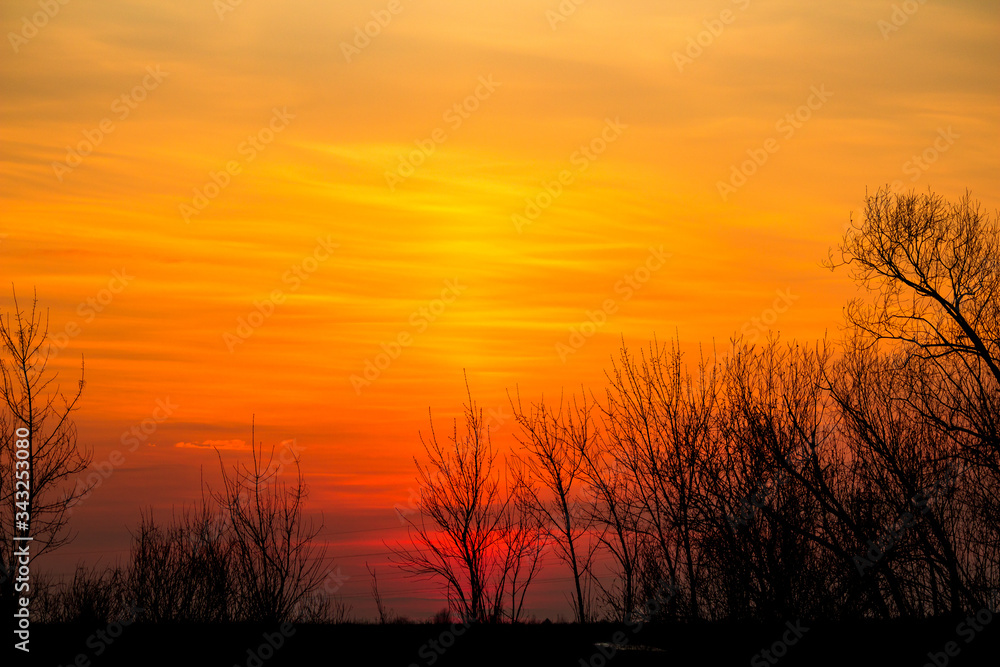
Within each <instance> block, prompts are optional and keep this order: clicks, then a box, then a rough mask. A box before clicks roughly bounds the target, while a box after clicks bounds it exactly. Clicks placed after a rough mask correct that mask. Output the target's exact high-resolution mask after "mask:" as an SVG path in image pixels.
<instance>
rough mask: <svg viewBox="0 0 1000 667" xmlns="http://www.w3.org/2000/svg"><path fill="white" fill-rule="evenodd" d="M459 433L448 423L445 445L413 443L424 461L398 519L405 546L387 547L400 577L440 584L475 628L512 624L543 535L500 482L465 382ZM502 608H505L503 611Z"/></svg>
mask: <svg viewBox="0 0 1000 667" xmlns="http://www.w3.org/2000/svg"><path fill="white" fill-rule="evenodd" d="M466 391H467V395H468V403H466V404H465V428H464V431H463V432H462V433H461V434H460V433H459V429H458V420H457V419H456V420H455V421H454V426H453V429H452V434H451V436H450V438H449V440H448V441H446V442H442V441H440V440H439V439H438V437H437V433H436V432H435V430H434V425H433V420H432V422H431V431H430V437H429V438H427V439H424V437H423V436H422V435H421V442H422V444H423V446H424V452H425V454H426V456H427V462H426V463H420V462H419V461H418V460H417V459H416V458H414V462H415V463H416V466H417V474H418V484H419V486H420V499H419V501H418V503H417V505H418V510H417V512H416V513H415V515H410V516H406V517H404V518H405V520H406V523H407V529H408V532H409V539H410V541H409V544H397V545H395V546H390V549H391V551H392V553H393V562H395V563H396V564H397V565H398V566H399V567H401V568H402V569H403V571H405V572H408V573H410V574H412V575H415V576H418V577H424V578H431V579H434V580H437V581H439V582H440V583H441V584H443V585H444V588H445V590H446V593H447V596H448V600H449V603H450V604H451V605H452V608H453V609H454V610H455V611H457V612H458V613H459V614H461V616H462V617H463V618H465V619H468V620H470V621H474V622H479V623H496V622H501V621H503V620H516V619H517V617H518V616H519V615H520V614H521V612H522V610H523V602H524V596H525V594H526V592H527V590H528V587H529V586H530V584H531V582H532V580H533V579H534V577H535V575H536V574H537V572H538V569H539V564H540V562H541V557H542V549H543V547H544V542H545V540H544V536H545V535H544V531H542V530H541V529H540V527H538V526H533V525H531V523H530V521H529V522H527V523H526V519H530V515H525V513H523V512H522V511H520V510H522V509H523V504H521V503H519V497H520V494H519V491H518V489H517V488H507V486H508V485H506V484H505V483H503V481H502V480H501V478H500V472H501V471H500V470H499V467H498V465H497V454H496V452H495V451H494V449H493V445H492V442H491V439H490V434H489V429H488V427H487V426H486V423H485V421H484V419H483V413H482V410H481V409H479V408H478V407H477V406H476V403H475V402H474V401H473V400H472V394H471V391H469V389H468V383H466ZM508 605H509V606H508Z"/></svg>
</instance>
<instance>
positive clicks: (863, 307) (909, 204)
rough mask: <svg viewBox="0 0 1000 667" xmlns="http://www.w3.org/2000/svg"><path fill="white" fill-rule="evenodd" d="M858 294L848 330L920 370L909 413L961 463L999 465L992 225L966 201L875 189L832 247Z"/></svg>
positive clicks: (999, 260)
mask: <svg viewBox="0 0 1000 667" xmlns="http://www.w3.org/2000/svg"><path fill="white" fill-rule="evenodd" d="M828 266H829V267H830V268H831V269H833V268H836V267H838V266H847V267H849V268H850V269H851V275H852V277H853V278H854V279H855V281H857V282H858V283H859V284H860V285H861V286H862V287H864V288H865V289H866V290H867V293H868V298H867V299H865V298H859V299H856V300H855V301H853V302H852V303H851V304H850V305H849V306H848V309H847V318H848V322H849V323H850V324H851V325H852V326H853V327H855V329H856V330H857V335H858V338H859V339H862V340H867V341H868V342H869V344H875V343H878V342H888V343H895V344H896V345H897V346H898V347H899V349H901V350H902V352H903V354H901V355H899V356H898V357H897V359H898V360H899V361H900V362H901V363H902V365H904V366H907V367H910V368H916V369H918V370H919V372H918V376H917V377H918V378H920V380H921V385H920V386H918V387H916V389H918V391H915V392H914V393H913V397H912V400H911V401H910V404H911V406H912V408H913V409H914V410H915V411H916V412H917V413H918V414H920V415H921V416H922V418H924V419H925V420H927V421H928V422H929V423H933V424H936V425H937V426H938V428H939V429H940V430H941V431H942V433H943V434H945V435H946V436H947V437H952V438H956V439H957V440H959V441H960V444H962V445H963V447H964V448H965V449H966V453H967V454H968V455H969V456H976V457H978V458H979V459H980V461H983V456H984V455H985V456H986V462H987V463H988V465H991V466H994V467H998V464H1000V437H998V433H1000V299H998V295H1000V221H998V218H997V216H994V217H992V218H991V217H989V216H988V215H986V214H984V213H983V212H982V210H981V207H980V205H979V204H978V203H977V202H975V201H973V200H972V198H971V196H970V195H969V194H968V193H967V194H966V195H965V196H964V197H963V198H962V199H961V200H959V201H958V202H955V203H950V202H948V201H946V200H945V199H944V198H943V197H940V196H938V195H934V194H930V193H929V194H926V195H918V194H915V193H908V194H896V195H894V194H892V193H891V192H890V191H889V189H888V188H883V189H880V190H878V191H877V192H876V193H875V194H874V195H872V196H869V197H868V198H867V200H866V206H865V215H864V219H863V220H862V221H860V222H857V223H854V224H853V225H852V227H851V228H850V229H849V230H848V231H847V232H846V234H845V236H844V239H843V241H842V242H841V245H840V259H839V260H834V259H833V257H832V255H831V259H830V260H829V262H828Z"/></svg>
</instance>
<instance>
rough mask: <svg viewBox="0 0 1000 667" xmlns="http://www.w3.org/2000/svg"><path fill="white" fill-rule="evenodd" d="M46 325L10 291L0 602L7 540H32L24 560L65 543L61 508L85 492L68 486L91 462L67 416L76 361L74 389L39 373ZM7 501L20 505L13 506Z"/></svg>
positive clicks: (1, 391)
mask: <svg viewBox="0 0 1000 667" xmlns="http://www.w3.org/2000/svg"><path fill="white" fill-rule="evenodd" d="M47 326H48V319H47V317H45V318H43V314H42V313H41V312H40V311H39V310H38V300H37V297H36V298H34V299H33V300H32V302H31V307H30V309H22V307H21V305H20V303H19V302H18V299H17V294H16V293H15V294H14V295H13V308H12V310H11V311H10V312H7V313H3V314H0V381H2V385H0V568H2V570H0V589H2V591H3V598H4V600H5V601H9V600H11V599H13V593H14V591H13V578H12V577H10V576H8V573H9V572H12V571H13V549H12V546H11V545H12V544H13V540H12V538H13V537H15V536H29V535H30V536H31V537H33V538H34V541H33V542H32V549H31V558H32V559H34V558H37V557H38V556H39V555H41V554H43V553H45V552H47V551H52V550H54V549H57V548H58V547H60V546H62V545H64V544H66V542H68V541H69V540H70V539H71V537H72V536H71V535H70V534H69V532H68V526H67V523H68V520H69V517H68V515H67V509H68V507H69V505H70V504H71V503H72V502H73V501H75V500H76V499H77V498H79V497H80V496H81V495H83V494H85V493H86V492H87V490H88V489H87V488H86V487H85V486H84V485H77V486H75V487H74V486H73V484H72V482H73V481H74V479H75V476H76V475H77V474H79V473H81V472H83V471H84V470H86V468H87V466H88V465H89V464H90V461H91V453H90V452H89V451H88V450H87V449H84V448H81V447H79V446H78V445H77V437H76V436H77V434H76V427H75V425H74V424H73V420H72V419H71V415H72V412H73V411H74V410H75V409H76V405H77V402H78V401H79V399H80V396H81V395H82V393H83V386H84V382H83V367H82V363H81V371H80V380H79V381H78V382H77V383H76V387H75V388H74V389H75V390H74V391H73V392H71V393H69V394H64V393H62V392H61V391H60V388H59V386H58V385H57V384H56V383H55V382H56V374H55V373H54V372H51V371H48V370H47V364H48V349H49V348H48V346H47V345H46V342H47V338H48V329H47ZM19 428H26V429H28V431H29V433H30V437H29V440H30V445H29V447H28V449H27V451H28V457H27V459H22V460H21V463H22V465H20V466H19V465H18V463H17V461H18V459H17V458H16V457H15V433H16V432H17V429H19ZM25 461H26V462H27V468H24V466H23V463H24V462H25ZM24 470H27V471H29V472H30V475H29V476H28V477H29V483H28V484H27V498H26V499H25V498H24V496H23V495H16V491H17V490H18V487H17V481H16V480H18V479H21V478H20V477H19V476H18V473H21V472H23V471H24ZM20 488H21V490H22V491H23V490H24V486H21V487H20ZM15 500H18V501H22V502H23V504H21V505H20V506H16V505H15ZM15 508H16V509H17V511H19V512H24V513H25V514H27V515H28V517H29V519H28V521H27V522H25V523H26V524H27V525H22V526H21V527H18V523H17V522H16V521H15V518H16V517H15ZM5 608H6V607H5Z"/></svg>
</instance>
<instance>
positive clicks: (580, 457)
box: [510, 395, 597, 623]
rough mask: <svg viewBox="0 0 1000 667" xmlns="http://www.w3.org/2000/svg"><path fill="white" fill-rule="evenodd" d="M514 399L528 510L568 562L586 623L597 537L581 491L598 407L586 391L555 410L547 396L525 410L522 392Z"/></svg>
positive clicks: (520, 472) (574, 595)
mask: <svg viewBox="0 0 1000 667" xmlns="http://www.w3.org/2000/svg"><path fill="white" fill-rule="evenodd" d="M510 400H511V407H512V409H513V411H514V417H515V419H516V420H517V423H518V424H519V425H520V427H521V435H519V436H517V439H518V442H520V443H521V447H522V451H523V454H522V455H521V456H520V457H519V458H518V462H519V465H518V467H517V469H516V470H517V477H518V482H519V484H520V486H521V488H522V489H523V492H524V494H525V496H526V499H527V501H528V503H527V509H528V511H530V512H532V513H533V514H535V515H536V516H537V517H538V520H539V522H540V523H541V525H543V526H545V530H546V532H547V533H548V535H549V537H550V538H551V542H552V544H553V545H554V546H555V551H556V554H557V555H558V556H559V559H560V560H562V561H563V562H564V563H565V564H566V565H567V566H569V568H570V572H571V574H572V577H573V588H574V591H573V593H572V595H571V601H572V603H573V608H574V614H575V616H576V620H577V621H578V622H580V623H586V622H587V621H588V620H589V618H590V614H589V613H588V600H589V596H588V595H587V592H586V591H587V590H588V589H589V576H590V568H591V561H592V560H593V557H594V552H595V548H596V544H597V542H596V538H595V536H594V535H593V534H592V532H591V527H592V525H593V519H592V516H591V514H590V512H588V511H579V509H580V508H584V507H585V505H584V503H585V501H586V499H585V498H584V497H583V494H582V492H581V490H580V487H581V486H582V482H583V481H584V480H583V479H582V477H583V474H584V462H585V456H586V453H587V450H588V449H589V448H590V447H591V444H592V441H593V439H594V437H595V434H594V430H593V429H594V425H593V417H592V415H591V413H592V411H593V406H592V405H591V404H588V402H587V397H586V395H584V396H583V399H582V403H578V402H577V401H576V399H572V400H571V402H570V403H569V404H564V403H563V401H560V403H559V407H558V408H557V409H555V410H553V409H552V407H551V406H547V405H546V404H545V401H544V400H542V401H539V402H538V403H535V404H532V405H530V406H529V408H528V410H527V411H525V408H524V407H523V406H522V405H521V399H520V396H518V398H517V402H516V403H515V402H514V399H513V398H511V399H510Z"/></svg>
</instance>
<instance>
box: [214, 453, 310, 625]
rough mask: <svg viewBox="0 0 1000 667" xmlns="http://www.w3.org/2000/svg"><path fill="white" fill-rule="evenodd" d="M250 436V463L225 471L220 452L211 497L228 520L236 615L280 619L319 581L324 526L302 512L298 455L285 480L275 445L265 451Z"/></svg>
mask: <svg viewBox="0 0 1000 667" xmlns="http://www.w3.org/2000/svg"><path fill="white" fill-rule="evenodd" d="M254 437H255V436H254V435H253V434H252V435H251V439H252V441H251V447H250V449H251V455H252V464H251V465H250V466H247V465H241V464H237V465H235V466H234V467H233V469H232V470H231V471H228V470H227V469H226V467H225V465H223V462H222V455H221V453H220V454H219V465H220V467H221V469H222V482H223V485H222V489H221V490H220V491H218V492H215V493H213V497H214V499H215V501H216V502H217V503H218V505H219V507H220V508H221V511H222V513H223V514H224V516H226V517H227V519H228V521H229V527H228V531H229V535H230V539H231V540H232V545H231V550H232V552H231V553H232V555H231V558H232V568H233V577H234V585H235V586H236V589H237V599H238V600H240V601H241V607H242V608H241V609H240V617H242V618H247V619H252V620H255V621H268V622H282V621H286V620H290V619H291V618H293V617H294V616H295V615H296V614H297V613H298V612H299V607H300V605H301V604H303V603H304V602H305V601H307V600H308V599H309V598H310V596H311V595H312V594H313V593H314V592H315V591H317V590H318V589H319V587H320V586H321V585H322V583H323V573H324V570H323V565H324V558H325V555H326V548H325V546H321V545H317V544H316V543H315V538H316V536H317V535H318V534H319V532H320V530H321V528H322V526H316V525H314V523H313V522H312V521H307V520H306V519H305V517H304V516H303V510H304V506H303V503H304V501H305V499H306V495H307V489H306V486H305V482H304V480H303V477H302V469H301V466H300V464H299V460H298V458H296V459H295V460H294V466H293V467H294V475H295V481H294V482H293V483H291V484H289V483H287V482H285V481H284V480H283V479H281V477H280V473H281V472H282V470H281V467H280V466H277V465H274V448H273V447H272V448H271V450H270V452H269V454H267V455H265V452H264V449H263V445H258V444H257V443H256V442H255V441H253V438H254Z"/></svg>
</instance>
